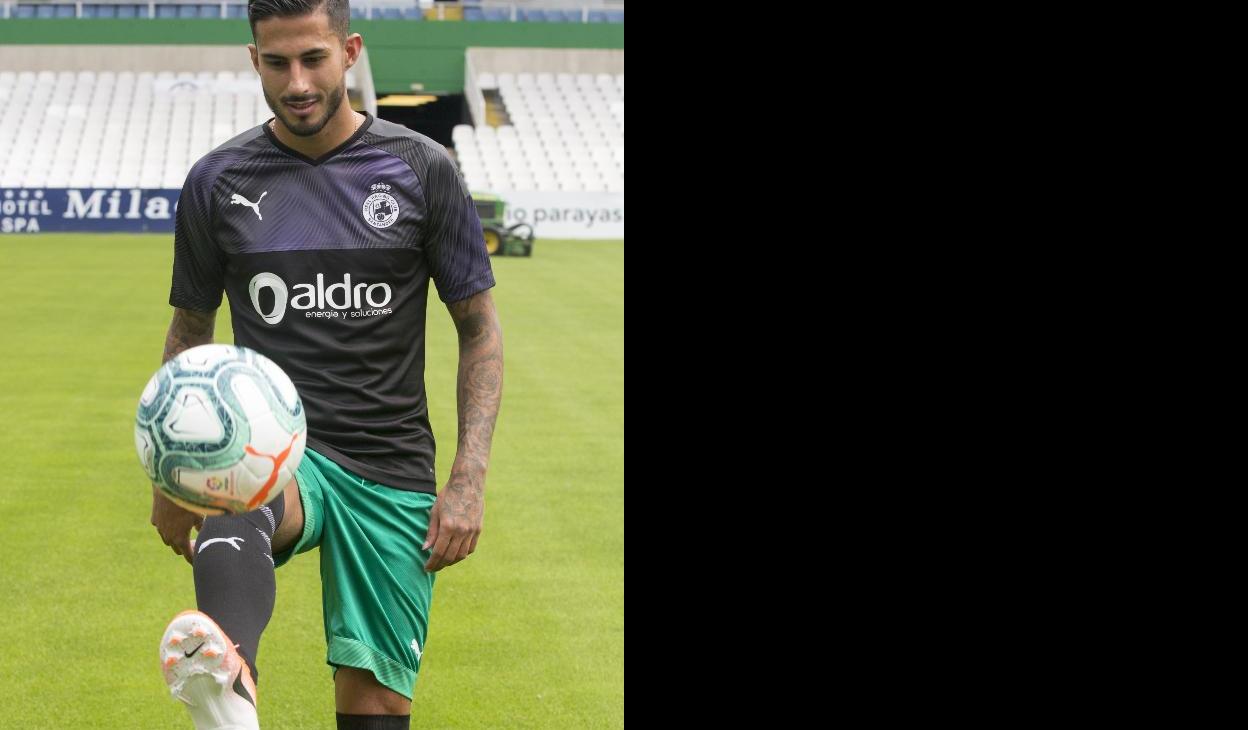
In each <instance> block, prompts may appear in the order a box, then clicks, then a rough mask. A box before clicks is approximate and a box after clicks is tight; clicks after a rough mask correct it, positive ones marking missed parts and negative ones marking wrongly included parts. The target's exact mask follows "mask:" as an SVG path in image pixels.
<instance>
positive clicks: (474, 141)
mask: <svg viewBox="0 0 1248 730" xmlns="http://www.w3.org/2000/svg"><path fill="white" fill-rule="evenodd" d="M476 81H477V86H478V87H479V88H480V89H482V90H483V91H484V92H486V93H489V92H491V91H495V90H496V91H497V93H498V96H499V98H500V99H501V102H502V111H503V114H504V116H505V117H506V118H508V119H509V120H510V122H511V123H510V124H502V125H500V126H498V127H494V126H491V125H489V124H479V125H477V126H476V127H472V126H469V125H459V126H457V127H455V129H454V131H453V132H452V139H453V142H454V146H455V152H456V156H457V158H458V160H459V164H460V169H461V170H462V171H463V173H464V179H465V180H466V181H467V183H468V186H469V187H470V188H472V189H474V190H476V189H480V190H518V191H537V192H559V191H563V192H623V191H624V75H623V74H616V75H611V74H605V73H603V74H597V75H591V74H587V73H582V74H575V75H573V74H570V73H560V74H550V73H539V74H532V73H518V74H512V73H500V74H497V75H495V74H491V73H483V74H481V75H480V76H478V77H477V79H476Z"/></svg>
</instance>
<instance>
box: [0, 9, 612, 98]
mask: <svg viewBox="0 0 1248 730" xmlns="http://www.w3.org/2000/svg"><path fill="white" fill-rule="evenodd" d="M351 30H352V31H353V32H357V33H359V34H360V35H362V36H364V43H365V45H366V46H367V47H368V56H369V63H370V64H371V66H372V70H373V83H374V84H375V86H376V88H377V93H378V94H389V93H396V92H397V93H408V92H411V91H412V84H421V85H423V87H424V91H428V92H435V93H462V92H463V90H464V50H465V49H466V48H469V47H472V46H476V47H485V48H589V49H617V50H619V49H623V48H624V25H623V24H622V23H468V22H464V21H421V22H415V21H402V20H353V21H351ZM250 42H251V30H250V28H248V26H247V23H246V22H244V21H238V20H33V19H22V20H14V19H10V20H0V45H93V44H94V45H119V44H120V45H223V46H229V45H235V44H240V45H243V44H247V43H250Z"/></svg>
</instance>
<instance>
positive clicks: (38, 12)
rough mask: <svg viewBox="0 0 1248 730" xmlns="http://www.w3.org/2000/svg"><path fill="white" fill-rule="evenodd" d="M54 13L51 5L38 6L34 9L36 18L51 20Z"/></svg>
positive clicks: (54, 9) (54, 10)
mask: <svg viewBox="0 0 1248 730" xmlns="http://www.w3.org/2000/svg"><path fill="white" fill-rule="evenodd" d="M55 13H56V8H54V7H52V6H51V5H40V6H38V7H36V8H35V17H36V18H51V17H52V16H53V15H55Z"/></svg>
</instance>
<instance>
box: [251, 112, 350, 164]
mask: <svg viewBox="0 0 1248 730" xmlns="http://www.w3.org/2000/svg"><path fill="white" fill-rule="evenodd" d="M363 113H364V121H363V123H361V124H360V128H359V129H357V130H355V134H352V135H351V136H350V137H348V138H347V141H346V142H343V143H342V144H340V145H338V146H337V147H335V148H333V149H332V150H330V151H329V152H326V153H325V154H323V155H321V156H320V157H318V158H316V159H313V158H311V157H308V156H307V155H305V154H303V153H302V152H299V151H298V150H294V149H291V148H290V147H287V146H286V145H284V144H282V141H281V140H280V139H278V138H277V135H276V134H273V130H272V129H270V128H269V122H272V121H273V119H274V117H270V118H269V119H268V121H266V122H265V123H264V124H263V125H261V126H262V127H263V129H264V136H266V137H268V138H269V141H270V142H272V143H273V146H274V147H276V148H278V149H279V150H281V151H282V152H285V153H286V154H288V155H290V156H291V157H294V158H297V159H300V160H303V161H304V162H306V163H308V164H309V165H312V166H313V167H316V166H319V165H322V164H324V163H325V162H328V161H329V160H330V159H332V158H333V157H335V156H336V155H337V154H338V153H340V152H342V151H343V150H345V149H347V148H348V147H350V146H351V145H353V144H355V143H356V141H357V140H358V139H359V138H360V137H363V136H364V133H365V132H366V131H368V128H369V127H371V126H372V125H373V115H372V114H369V113H368V111H367V110H365V111H364V112H363Z"/></svg>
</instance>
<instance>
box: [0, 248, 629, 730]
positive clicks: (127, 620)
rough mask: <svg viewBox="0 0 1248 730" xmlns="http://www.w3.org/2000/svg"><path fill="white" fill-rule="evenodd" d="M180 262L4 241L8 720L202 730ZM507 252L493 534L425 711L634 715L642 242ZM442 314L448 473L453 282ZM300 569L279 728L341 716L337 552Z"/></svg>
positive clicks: (498, 718)
mask: <svg viewBox="0 0 1248 730" xmlns="http://www.w3.org/2000/svg"><path fill="white" fill-rule="evenodd" d="M171 261H172V241H171V237H170V236H159V235H149V236H123V235H42V236H32V237H25V236H0V295H2V296H0V302H2V303H3V304H2V306H0V319H2V321H3V323H4V337H3V349H2V350H0V727H6V728H7V727H13V728H19V727H20V728H28V727H55V728H70V727H83V728H85V727H92V728H159V729H161V730H164V729H165V728H175V727H188V728H189V727H190V720H189V717H188V716H187V714H186V712H185V711H184V710H183V709H182V708H181V706H180V705H179V704H178V703H176V702H175V701H173V700H171V699H170V698H169V695H168V691H167V689H166V688H165V685H164V682H163V680H162V679H161V676H160V670H159V663H158V659H157V644H158V642H159V640H160V635H161V631H162V630H163V629H164V627H165V624H166V623H167V622H168V620H169V619H170V618H171V617H172V616H173V615H174V614H175V613H177V612H178V611H181V610H183V609H186V608H191V607H193V606H194V586H193V583H192V579H191V571H190V566H188V565H187V564H186V563H185V562H184V561H183V559H182V558H180V557H178V556H176V555H174V554H173V553H172V552H171V551H170V550H169V549H168V548H166V547H165V546H164V545H163V544H162V543H161V542H160V538H159V537H158V536H157V535H156V531H155V530H154V529H153V528H152V527H151V525H150V524H149V522H148V518H149V516H150V499H151V498H150V493H149V487H148V485H147V484H146V483H145V480H144V477H143V475H142V472H141V471H140V468H139V465H138V460H137V458H136V456H135V453H134V446H133V425H132V424H133V419H134V411H135V407H136V405H137V402H138V397H139V393H140V392H141V390H142V388H143V385H144V384H145V383H146V381H147V379H148V378H149V377H150V376H151V374H152V373H153V372H154V371H155V370H156V368H157V366H158V365H159V363H160V354H161V350H162V347H163V344H164V335H165V330H166V328H167V327H168V324H169V318H170V314H171V310H170V308H169V306H168V304H167V300H168V293H169V280H170V265H171ZM493 264H494V271H495V276H496V278H497V280H498V286H497V287H496V289H495V290H494V297H495V301H496V302H497V304H498V309H499V313H500V317H501V320H502V324H503V334H504V342H505V358H506V370H505V384H504V394H503V408H502V412H501V414H500V417H499V423H498V428H497V431H496V434H495V438H494V447H493V455H492V459H491V463H490V467H491V468H490V473H489V478H488V482H487V484H488V487H487V490H486V511H485V528H484V532H483V533H482V537H481V541H480V543H479V545H478V549H477V552H476V553H475V554H474V555H473V556H472V557H470V558H469V559H468V560H467V561H465V562H463V563H461V564H459V565H456V566H453V567H451V568H448V569H446V570H445V571H444V572H442V573H441V574H440V576H439V579H438V583H437V586H436V588H435V591H434V603H433V613H432V617H431V621H430V634H429V641H428V646H427V647H426V653H425V658H424V663H423V666H422V670H421V676H420V679H419V681H418V682H417V685H416V696H415V702H414V705H413V708H412V716H413V723H412V726H413V727H421V728H501V727H516V728H596V727H622V726H623V724H624V244H623V242H622V241H613V242H572V241H538V242H537V245H536V247H535V249H534V256H533V257H532V258H531V259H530V258H495V259H493ZM428 323H429V327H428V329H429V333H428V354H427V368H426V385H427V387H428V391H429V401H430V417H431V419H432V422H433V427H434V431H435V435H436V437H437V440H438V445H439V449H438V475H439V478H440V479H443V480H444V479H445V477H446V475H447V474H448V473H449V468H450V464H451V460H452V458H453V456H454V445H455V434H456V417H455V362H456V340H455V331H454V327H453V325H452V324H451V320H450V317H449V315H448V314H447V312H446V308H445V307H444V306H443V305H442V303H441V302H440V301H439V300H438V299H437V298H436V295H435V294H434V293H433V291H432V290H431V292H430V305H429V315H428ZM217 341H218V342H231V341H232V336H231V332H230V327H229V316H228V312H227V311H226V310H225V309H223V310H222V311H221V313H220V314H219V315H218V327H217ZM277 582H278V592H277V609H276V612H275V614H274V616H273V621H272V623H271V624H270V625H269V629H268V631H266V633H265V636H264V641H263V642H262V643H261V647H260V656H259V660H260V705H259V707H260V720H261V724H262V726H263V727H265V728H267V729H280V728H291V729H292V730H293V729H296V728H298V729H300V730H304V729H307V728H333V727H334V703H333V683H332V680H331V678H330V668H329V667H328V666H327V665H326V664H325V643H324V634H323V629H322V626H321V600H320V579H319V574H318V554H317V553H315V552H311V553H306V554H304V555H301V556H298V557H297V558H295V559H294V560H293V561H292V562H291V563H290V564H289V565H287V566H285V567H283V568H282V569H280V570H278V572H277Z"/></svg>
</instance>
